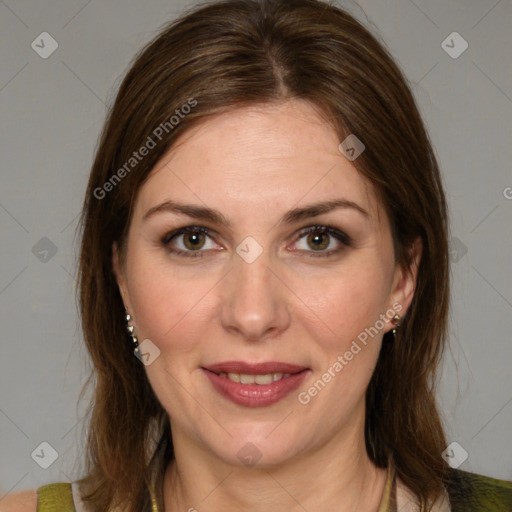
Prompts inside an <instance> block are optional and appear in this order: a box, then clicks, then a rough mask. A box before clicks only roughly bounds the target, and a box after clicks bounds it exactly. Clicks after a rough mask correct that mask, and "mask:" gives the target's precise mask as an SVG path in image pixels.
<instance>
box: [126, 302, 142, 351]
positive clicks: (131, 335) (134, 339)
mask: <svg viewBox="0 0 512 512" xmlns="http://www.w3.org/2000/svg"><path fill="white" fill-rule="evenodd" d="M131 319H132V317H131V315H130V314H129V313H128V311H126V330H127V331H128V334H129V335H130V337H131V339H132V341H133V344H134V345H135V350H134V352H135V354H137V352H138V351H139V339H138V338H137V336H135V334H133V329H134V327H133V325H130V320H131Z"/></svg>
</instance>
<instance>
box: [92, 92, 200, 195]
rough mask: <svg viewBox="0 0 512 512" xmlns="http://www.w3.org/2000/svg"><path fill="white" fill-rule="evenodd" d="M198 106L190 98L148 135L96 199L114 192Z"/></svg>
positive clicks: (105, 184)
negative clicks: (166, 135)
mask: <svg viewBox="0 0 512 512" xmlns="http://www.w3.org/2000/svg"><path fill="white" fill-rule="evenodd" d="M195 106H197V100H195V99H194V98H189V99H188V101H187V103H184V104H183V105H182V106H181V107H180V108H177V109H176V110H175V111H174V114H173V115H172V116H171V117H170V118H169V120H168V121H164V122H163V123H160V124H159V125H158V126H157V127H156V128H155V129H154V130H153V131H152V133H151V135H148V138H147V139H146V142H145V143H144V144H143V145H142V146H141V147H140V148H139V150H138V151H134V152H133V153H132V156H131V157H130V158H128V160H126V162H125V163H124V164H123V165H122V166H121V167H120V168H119V169H118V170H117V171H116V172H115V173H114V174H113V175H112V176H111V177H110V178H109V179H108V180H107V181H106V182H105V183H104V184H103V185H102V186H101V187H96V188H95V189H94V191H93V195H94V197H95V198H96V199H98V200H101V199H103V198H104V197H105V196H106V195H107V193H108V192H111V191H112V190H114V188H115V187H116V186H117V185H118V184H119V183H120V182H121V180H122V179H123V178H124V177H126V176H127V175H128V174H129V173H130V171H132V170H133V169H135V167H137V165H139V162H142V160H143V159H144V158H145V157H146V156H147V155H148V154H149V153H150V152H151V150H152V149H154V148H156V146H157V145H158V142H160V141H161V140H162V138H163V136H164V133H166V134H167V133H169V132H171V131H172V130H174V128H175V127H176V126H177V125H178V124H179V123H180V121H181V120H182V119H184V118H185V117H186V116H187V114H190V112H191V111H192V109H193V108H194V107H195Z"/></svg>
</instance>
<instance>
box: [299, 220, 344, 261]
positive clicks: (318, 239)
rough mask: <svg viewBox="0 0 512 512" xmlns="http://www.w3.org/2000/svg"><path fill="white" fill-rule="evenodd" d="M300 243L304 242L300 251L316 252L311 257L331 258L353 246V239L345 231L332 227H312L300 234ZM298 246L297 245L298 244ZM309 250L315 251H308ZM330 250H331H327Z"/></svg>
mask: <svg viewBox="0 0 512 512" xmlns="http://www.w3.org/2000/svg"><path fill="white" fill-rule="evenodd" d="M298 241H303V245H302V247H297V249H298V250H305V251H306V252H313V253H314V252H316V253H317V254H310V256H313V257H317V256H320V257H321V256H331V255H333V254H336V253H338V252H340V251H342V250H343V249H344V248H345V247H349V246H350V245H351V242H352V240H351V238H350V237H349V236H348V235H347V234H346V233H343V231H340V230H339V229H337V228H334V227H331V226H311V227H309V228H306V229H305V230H303V231H302V232H301V233H300V234H299V238H298ZM296 245H297V243H296ZM308 248H309V249H311V248H312V249H313V250H312V251H311V250H308ZM325 249H330V250H327V251H326V250H325Z"/></svg>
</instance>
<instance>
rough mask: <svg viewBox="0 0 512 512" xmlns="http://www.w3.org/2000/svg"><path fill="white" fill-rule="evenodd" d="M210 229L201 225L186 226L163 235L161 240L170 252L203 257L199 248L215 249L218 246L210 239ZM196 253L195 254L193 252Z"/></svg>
mask: <svg viewBox="0 0 512 512" xmlns="http://www.w3.org/2000/svg"><path fill="white" fill-rule="evenodd" d="M208 239H210V240H211V237H210V231H209V230H207V229H206V228H203V227H201V226H187V227H184V228H180V229H177V230H174V231H172V232H171V233H168V234H167V235H165V236H164V237H163V238H162V240H161V242H162V244H163V245H164V246H165V247H166V248H167V250H168V251H169V252H171V253H176V254H179V255H182V256H187V257H198V256H199V257H203V254H201V253H202V252H204V251H202V250H201V249H215V248H217V247H218V246H217V245H216V244H215V243H214V242H213V241H210V244H208ZM193 253H197V254H193Z"/></svg>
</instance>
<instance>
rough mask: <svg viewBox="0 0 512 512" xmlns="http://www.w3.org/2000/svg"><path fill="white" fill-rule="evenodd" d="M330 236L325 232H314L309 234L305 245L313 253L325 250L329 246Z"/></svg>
mask: <svg viewBox="0 0 512 512" xmlns="http://www.w3.org/2000/svg"><path fill="white" fill-rule="evenodd" d="M329 238H330V235H329V234H328V233H325V232H320V231H315V232H313V233H310V234H309V236H308V238H307V243H308V244H310V245H309V246H310V247H311V248H313V249H314V250H315V251H319V250H322V249H325V248H326V247H327V246H328V245H329Z"/></svg>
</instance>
